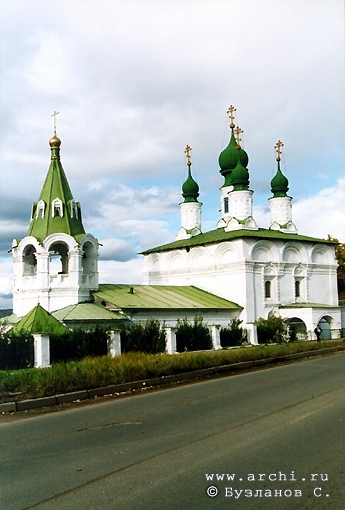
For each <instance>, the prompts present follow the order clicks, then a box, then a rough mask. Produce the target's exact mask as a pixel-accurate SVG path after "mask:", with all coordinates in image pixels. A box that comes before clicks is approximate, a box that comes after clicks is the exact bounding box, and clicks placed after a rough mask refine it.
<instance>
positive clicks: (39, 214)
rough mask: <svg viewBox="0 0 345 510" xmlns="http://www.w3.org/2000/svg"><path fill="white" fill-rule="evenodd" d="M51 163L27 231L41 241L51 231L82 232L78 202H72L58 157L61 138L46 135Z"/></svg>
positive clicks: (70, 233)
mask: <svg viewBox="0 0 345 510" xmlns="http://www.w3.org/2000/svg"><path fill="white" fill-rule="evenodd" d="M49 145H50V147H51V163H50V166H49V169H48V173H47V177H46V179H45V181H44V184H43V187H42V191H41V194H40V196H39V199H38V202H34V204H33V207H32V217H31V223H30V226H29V230H28V233H27V235H28V236H33V237H35V238H36V239H37V240H38V241H40V242H43V241H44V239H46V238H47V237H48V236H49V235H51V234H56V233H63V234H68V235H70V236H72V237H74V238H76V237H77V236H80V235H83V234H85V230H84V227H83V224H82V218H81V210H80V204H79V203H78V202H75V201H74V199H73V195H72V192H71V188H70V186H69V184H68V181H67V177H66V174H65V172H64V169H63V167H62V164H61V161H60V145H61V140H60V139H59V138H58V137H57V136H56V132H54V136H53V137H52V138H51V139H50V141H49Z"/></svg>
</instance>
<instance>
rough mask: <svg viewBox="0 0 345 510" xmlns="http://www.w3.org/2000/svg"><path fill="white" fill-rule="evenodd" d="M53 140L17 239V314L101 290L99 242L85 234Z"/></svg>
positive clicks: (60, 304)
mask: <svg viewBox="0 0 345 510" xmlns="http://www.w3.org/2000/svg"><path fill="white" fill-rule="evenodd" d="M57 113H58V112H54V114H53V117H54V136H53V137H52V138H51V139H50V140H49V145H50V150H51V162H50V166H49V169H48V173H47V176H46V179H45V181H44V184H43V187H42V191H41V194H40V196H39V198H38V201H37V202H34V203H33V205H32V210H31V221H30V225H29V229H28V232H27V235H26V237H24V239H22V240H16V239H14V240H13V243H12V254H13V269H14V281H13V313H15V314H16V315H18V316H23V315H25V314H26V313H27V312H28V311H30V310H31V309H32V308H33V307H34V306H36V305H37V304H38V303H39V304H40V305H41V306H43V308H45V309H46V310H47V311H48V312H52V311H54V310H58V309H59V308H63V307H64V306H67V305H70V304H76V303H80V302H83V301H89V299H90V292H91V291H92V290H97V289H98V241H97V239H96V238H95V237H93V236H92V235H91V234H87V233H85V230H84V227H83V223H82V216H81V207H80V203H79V202H76V201H75V200H74V198H73V195H72V192H71V189H70V187H69V184H68V181H67V178H66V175H65V172H64V170H63V167H62V164H61V161H60V146H61V140H60V139H59V138H58V137H57V135H56V123H55V119H56V115H57Z"/></svg>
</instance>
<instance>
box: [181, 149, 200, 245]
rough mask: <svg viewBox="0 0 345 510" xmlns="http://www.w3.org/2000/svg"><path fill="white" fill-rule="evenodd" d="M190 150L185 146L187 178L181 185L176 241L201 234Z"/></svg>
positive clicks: (196, 189)
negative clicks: (179, 220)
mask: <svg viewBox="0 0 345 510" xmlns="http://www.w3.org/2000/svg"><path fill="white" fill-rule="evenodd" d="M191 150H192V148H191V147H190V146H189V145H187V146H186V149H185V154H186V157H187V166H188V177H187V179H186V180H185V182H184V183H183V185H182V196H183V198H184V201H183V202H181V203H180V212H181V228H180V230H179V231H178V233H177V236H176V240H180V239H189V238H190V237H192V236H195V235H198V234H201V206H202V204H201V203H200V202H199V201H198V196H199V186H198V184H197V183H196V182H195V180H194V179H193V177H192V173H191V166H192V162H191V156H190V151H191Z"/></svg>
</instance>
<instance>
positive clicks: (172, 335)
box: [165, 327, 176, 354]
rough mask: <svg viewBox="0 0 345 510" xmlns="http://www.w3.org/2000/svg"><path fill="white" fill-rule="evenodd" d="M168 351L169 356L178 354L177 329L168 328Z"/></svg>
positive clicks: (166, 329) (166, 332)
mask: <svg viewBox="0 0 345 510" xmlns="http://www.w3.org/2000/svg"><path fill="white" fill-rule="evenodd" d="M165 335H166V349H167V352H168V354H174V353H175V352H176V328H171V327H166V328H165Z"/></svg>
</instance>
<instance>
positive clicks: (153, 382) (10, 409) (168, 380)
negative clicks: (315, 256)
mask: <svg viewBox="0 0 345 510" xmlns="http://www.w3.org/2000/svg"><path fill="white" fill-rule="evenodd" d="M343 350H345V347H344V346H342V345H340V346H335V347H325V348H323V349H319V350H314V351H305V352H297V353H295V354H287V355H286V356H276V357H274V358H264V359H259V360H252V361H241V362H239V363H233V364H230V365H220V366H218V367H210V368H203V369H200V370H193V372H184V373H181V374H172V375H166V376H161V377H154V378H152V379H145V380H142V381H133V382H128V383H122V384H115V385H112V386H104V387H100V388H92V389H89V390H81V391H73V392H69V393H63V394H59V395H53V396H50V397H40V398H32V399H26V400H22V401H19V402H6V403H4V404H0V414H5V413H14V412H16V411H29V410H31V409H38V408H42V407H51V406H54V405H57V404H64V403H69V402H79V401H83V400H88V399H93V398H95V397H104V396H106V395H119V394H121V393H127V392H129V391H134V390H142V389H144V388H152V387H159V386H165V385H168V384H173V383H181V382H185V381H189V380H190V381H191V380H193V379H204V378H207V377H211V376H213V375H218V374H225V373H232V372H241V371H244V370H248V369H250V368H255V367H260V366H265V365H275V364H277V363H283V362H288V361H294V360H299V359H304V358H310V357H314V356H320V355H323V354H331V353H333V352H338V351H343Z"/></svg>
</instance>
